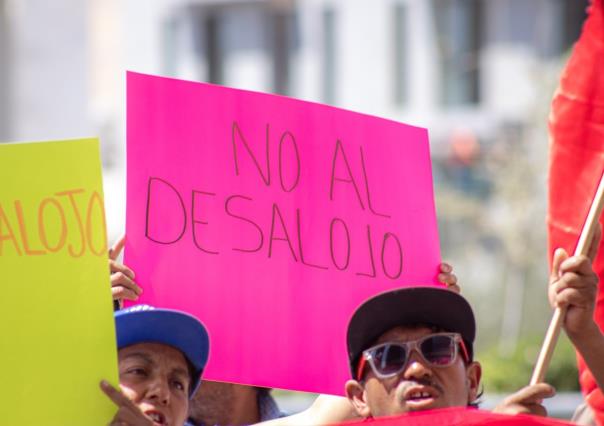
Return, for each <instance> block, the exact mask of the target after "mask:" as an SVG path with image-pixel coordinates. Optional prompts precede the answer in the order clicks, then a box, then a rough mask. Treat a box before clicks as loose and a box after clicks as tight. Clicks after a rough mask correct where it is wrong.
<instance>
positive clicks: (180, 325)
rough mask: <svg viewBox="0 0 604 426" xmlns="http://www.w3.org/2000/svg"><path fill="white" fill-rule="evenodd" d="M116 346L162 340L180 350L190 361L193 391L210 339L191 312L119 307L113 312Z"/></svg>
mask: <svg viewBox="0 0 604 426" xmlns="http://www.w3.org/2000/svg"><path fill="white" fill-rule="evenodd" d="M115 326H116V327H115V328H116V334H117V347H118V349H121V348H124V347H126V346H131V345H135V344H138V343H162V344H165V345H168V346H172V347H174V348H176V349H178V350H179V351H181V352H182V353H183V355H184V356H185V357H186V358H187V360H188V361H189V362H190V363H191V364H192V365H193V367H194V369H195V373H196V376H195V377H194V378H193V379H194V380H195V382H194V383H191V390H192V391H194V390H195V389H196V388H197V386H198V385H199V382H200V378H201V373H202V371H203V369H204V367H205V365H206V363H207V361H208V354H209V350H210V339H209V337H208V332H207V330H206V328H205V327H204V325H203V324H202V323H201V322H200V321H199V320H198V319H197V318H195V317H194V316H192V315H189V314H187V313H184V312H181V311H176V310H171V309H152V310H140V311H136V310H123V311H117V312H116V313H115Z"/></svg>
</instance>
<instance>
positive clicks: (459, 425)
mask: <svg viewBox="0 0 604 426" xmlns="http://www.w3.org/2000/svg"><path fill="white" fill-rule="evenodd" d="M570 424H571V423H567V422H563V421H560V420H554V419H551V418H546V417H537V416H528V415H522V414H520V415H517V416H508V415H505V414H495V413H491V412H490V411H483V410H477V409H475V408H467V407H456V408H445V409H442V410H428V411H418V412H414V413H409V414H403V415H401V416H395V417H379V418H377V419H370V420H361V421H354V422H347V423H342V424H341V425H340V426H352V425H358V426H367V425H372V426H373V425H375V426H399V425H404V426H434V425H451V426H470V425H489V426H499V425H501V426H503V425H518V426H521V425H529V426H530V425H540V426H556V425H570Z"/></svg>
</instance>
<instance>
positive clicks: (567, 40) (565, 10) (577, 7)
mask: <svg viewBox="0 0 604 426" xmlns="http://www.w3.org/2000/svg"><path fill="white" fill-rule="evenodd" d="M562 1H563V6H562V22H561V24H560V27H561V29H562V31H563V34H564V35H563V38H562V45H561V46H560V47H561V49H560V53H563V52H565V51H566V50H567V49H569V48H570V47H571V46H572V45H573V44H574V43H575V42H576V41H577V39H578V38H579V35H580V34H581V28H582V27H583V22H584V21H585V18H586V17H587V6H588V5H589V0H562Z"/></svg>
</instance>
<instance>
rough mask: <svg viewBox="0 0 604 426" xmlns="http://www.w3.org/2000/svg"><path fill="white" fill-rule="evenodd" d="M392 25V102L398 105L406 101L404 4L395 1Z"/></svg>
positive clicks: (405, 9) (405, 20)
mask: <svg viewBox="0 0 604 426" xmlns="http://www.w3.org/2000/svg"><path fill="white" fill-rule="evenodd" d="M393 15H394V25H393V38H394V40H393V41H394V43H393V44H392V45H393V46H394V52H393V53H394V55H393V57H394V81H393V87H394V103H395V104H396V105H398V106H400V105H404V104H405V103H406V102H407V96H408V93H407V84H408V76H407V67H408V63H407V50H408V44H407V42H408V38H407V7H406V5H404V4H401V3H396V4H395V5H394V14H393Z"/></svg>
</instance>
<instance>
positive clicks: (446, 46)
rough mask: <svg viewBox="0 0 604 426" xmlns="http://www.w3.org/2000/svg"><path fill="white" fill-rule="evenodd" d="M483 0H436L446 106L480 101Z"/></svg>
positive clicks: (441, 79)
mask: <svg viewBox="0 0 604 426" xmlns="http://www.w3.org/2000/svg"><path fill="white" fill-rule="evenodd" d="M482 4H483V1H482V0H433V1H432V5H433V11H434V18H435V22H436V28H437V41H438V54H439V64H438V65H439V70H440V102H441V103H442V104H443V105H445V106H457V105H468V104H477V103H478V102H479V101H480V67H479V64H480V47H481V44H480V38H481V35H482V32H481V25H480V23H481V20H482Z"/></svg>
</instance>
